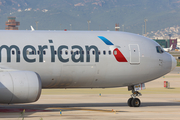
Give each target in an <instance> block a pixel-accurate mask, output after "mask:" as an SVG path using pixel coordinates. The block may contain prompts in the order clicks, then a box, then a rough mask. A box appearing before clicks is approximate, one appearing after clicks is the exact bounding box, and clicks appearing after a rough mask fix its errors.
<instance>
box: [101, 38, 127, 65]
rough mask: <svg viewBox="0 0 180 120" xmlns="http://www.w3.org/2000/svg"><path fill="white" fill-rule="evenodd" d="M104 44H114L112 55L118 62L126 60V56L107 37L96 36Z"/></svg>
mask: <svg viewBox="0 0 180 120" xmlns="http://www.w3.org/2000/svg"><path fill="white" fill-rule="evenodd" d="M98 37H99V38H100V39H101V40H102V41H103V42H104V43H105V44H106V45H109V46H114V47H115V49H114V50H113V55H114V57H115V58H116V60H117V61H118V62H127V60H126V58H125V57H124V55H123V54H122V53H121V51H120V50H119V49H118V48H117V47H116V46H115V45H114V44H113V43H112V42H111V41H109V40H108V39H107V38H105V37H103V36H98Z"/></svg>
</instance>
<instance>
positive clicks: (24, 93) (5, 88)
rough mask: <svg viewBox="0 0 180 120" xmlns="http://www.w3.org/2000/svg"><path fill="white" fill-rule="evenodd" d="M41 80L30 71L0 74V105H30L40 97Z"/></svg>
mask: <svg viewBox="0 0 180 120" xmlns="http://www.w3.org/2000/svg"><path fill="white" fill-rule="evenodd" d="M41 88H42V84H41V78H40V76H39V75H38V74H37V73H35V72H32V71H11V72H0V103H1V104H12V103H30V102H35V101H37V100H38V99H39V97H40V95H41Z"/></svg>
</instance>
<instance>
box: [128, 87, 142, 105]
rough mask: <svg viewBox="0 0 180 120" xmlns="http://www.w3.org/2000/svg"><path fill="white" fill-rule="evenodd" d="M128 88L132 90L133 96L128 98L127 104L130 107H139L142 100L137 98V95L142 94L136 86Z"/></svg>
mask: <svg viewBox="0 0 180 120" xmlns="http://www.w3.org/2000/svg"><path fill="white" fill-rule="evenodd" d="M128 90H132V93H133V94H132V95H131V98H129V99H128V101H127V104H128V106H129V107H139V106H140V105H141V101H140V100H139V99H138V98H136V97H137V96H141V95H142V94H141V93H140V92H138V91H134V86H130V87H128Z"/></svg>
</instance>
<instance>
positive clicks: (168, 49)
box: [163, 44, 173, 52]
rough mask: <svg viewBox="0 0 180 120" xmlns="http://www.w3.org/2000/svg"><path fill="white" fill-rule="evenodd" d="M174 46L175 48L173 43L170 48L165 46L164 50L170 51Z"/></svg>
mask: <svg viewBox="0 0 180 120" xmlns="http://www.w3.org/2000/svg"><path fill="white" fill-rule="evenodd" d="M172 48H173V44H172V45H171V46H170V47H169V48H163V49H164V51H166V52H169V51H171V50H172Z"/></svg>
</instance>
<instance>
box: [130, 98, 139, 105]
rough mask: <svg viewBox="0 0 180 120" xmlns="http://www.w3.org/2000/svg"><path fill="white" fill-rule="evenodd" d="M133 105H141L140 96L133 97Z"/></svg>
mask: <svg viewBox="0 0 180 120" xmlns="http://www.w3.org/2000/svg"><path fill="white" fill-rule="evenodd" d="M131 105H132V107H139V106H140V105H141V101H140V100H139V99H138V98H133V99H132V101H131Z"/></svg>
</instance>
